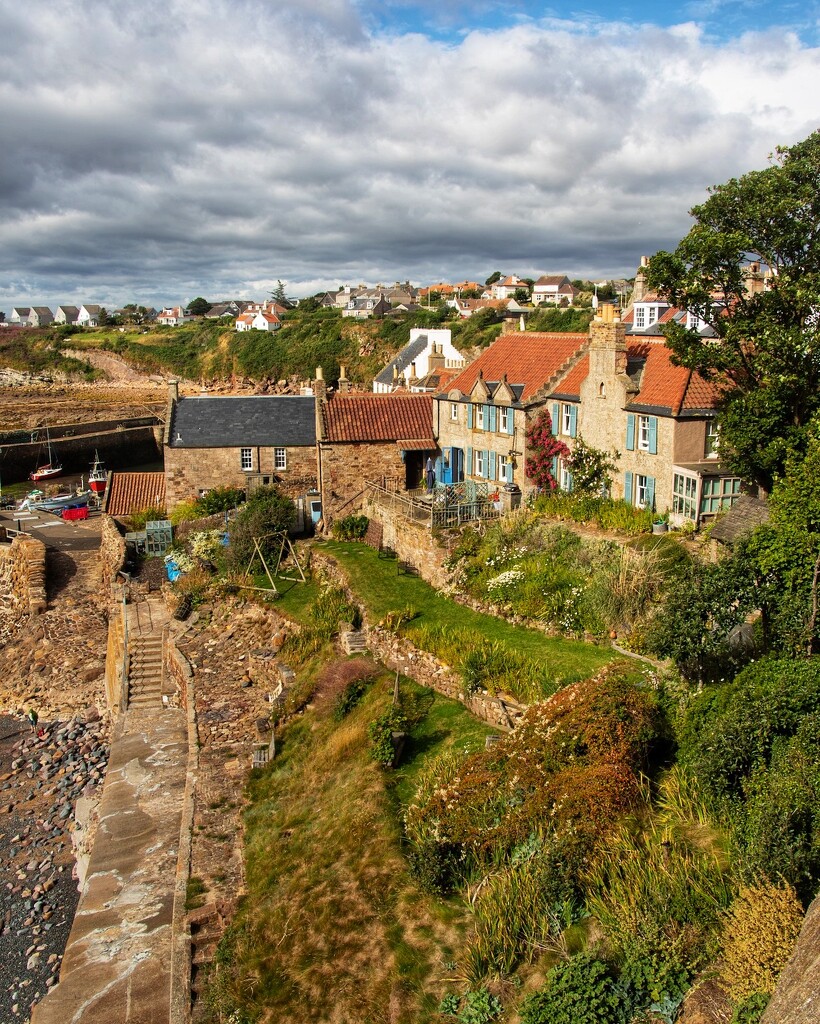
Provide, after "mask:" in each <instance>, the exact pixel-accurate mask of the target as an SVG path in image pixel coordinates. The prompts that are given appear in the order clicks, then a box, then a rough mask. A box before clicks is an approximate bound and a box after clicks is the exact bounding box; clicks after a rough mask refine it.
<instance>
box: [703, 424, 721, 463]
mask: <svg viewBox="0 0 820 1024" xmlns="http://www.w3.org/2000/svg"><path fill="white" fill-rule="evenodd" d="M719 453H720V427H719V426H718V424H717V420H707V421H706V442H705V445H704V455H705V456H706V458H707V459H716V458H717V457H718V455H719Z"/></svg>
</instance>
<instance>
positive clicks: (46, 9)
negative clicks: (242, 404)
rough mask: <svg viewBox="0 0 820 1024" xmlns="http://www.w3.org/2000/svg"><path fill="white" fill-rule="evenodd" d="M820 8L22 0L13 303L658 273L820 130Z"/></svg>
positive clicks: (11, 235) (1, 196)
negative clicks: (781, 149)
mask: <svg viewBox="0 0 820 1024" xmlns="http://www.w3.org/2000/svg"><path fill="white" fill-rule="evenodd" d="M819 29H820V0H800V2H790V0H781V2H777V0H765V2H764V0H695V2H692V3H688V4H687V3H685V2H684V3H682V4H681V5H680V6H679V7H677V8H674V9H673V7H672V5H671V4H665V3H658V2H657V0H653V2H649V0H609V2H606V0H587V2H586V3H585V4H584V5H583V6H579V7H578V8H573V7H564V6H563V5H562V6H560V7H551V6H546V5H544V4H541V3H536V2H533V0H498V2H496V0H485V2H475V0H416V2H415V3H410V2H403V0H381V2H379V3H376V2H375V0H301V3H293V2H287V0H282V2H276V0H162V2H159V0H140V2H136V0H105V2H102V0H25V2H19V3H14V4H12V2H11V0H6V2H4V3H1V4H0V139H2V142H0V309H2V310H5V311H6V312H7V314H8V312H9V311H10V308H11V306H13V305H30V304H31V305H40V304H43V305H50V306H52V307H54V306H56V305H57V304H59V303H80V302H98V303H102V304H104V305H107V306H109V307H113V306H117V305H120V304H122V303H125V302H129V301H131V302H139V303H143V304H146V305H156V306H159V305H162V304H171V303H173V304H176V303H178V302H185V301H189V300H190V299H192V298H194V297H195V296H197V295H204V296H205V297H206V298H209V299H211V300H212V301H213V300H215V299H218V298H228V297H237V298H240V297H245V298H247V297H260V298H261V297H264V296H265V295H267V294H268V293H269V292H270V290H271V288H272V287H273V286H275V284H276V281H277V279H281V280H282V281H284V282H285V284H286V288H287V291H288V294H292V295H306V294H311V293H313V292H315V291H317V290H319V289H320V288H325V287H335V286H337V285H338V284H342V283H352V284H355V283H358V282H359V281H366V282H368V283H371V284H373V283H376V282H379V281H381V282H387V283H392V282H393V281H395V280H398V279H401V280H404V279H407V278H409V279H410V280H411V281H414V282H416V283H429V282H431V281H437V280H442V279H444V280H459V279H463V278H465V277H469V278H477V279H480V280H483V279H484V278H486V277H487V276H488V275H489V274H490V273H491V272H492V271H494V270H501V271H503V272H504V273H518V274H519V275H524V276H530V275H537V274H539V273H544V272H547V273H550V272H566V273H568V274H569V275H570V276H571V277H591V278H604V277H612V276H621V275H628V276H631V275H632V274H633V273H634V270H635V267H636V265H637V264H638V262H639V259H640V256H641V255H642V254H651V253H653V252H655V251H656V250H657V249H659V248H668V247H671V246H673V245H674V244H675V243H676V242H677V241H678V240H679V239H680V237H681V236H682V235H684V234H685V233H686V231H687V230H688V227H689V225H690V219H689V217H688V213H687V211H688V210H689V208H690V207H691V206H692V205H693V204H694V203H696V202H699V201H701V200H702V199H704V198H705V196H706V189H707V187H708V186H709V185H711V184H715V183H719V182H722V181H725V180H726V179H727V178H729V177H732V176H733V175H738V174H742V173H743V172H745V171H747V170H751V169H753V168H759V167H764V166H766V163H767V158H768V155H769V154H770V153H771V152H772V151H773V150H774V148H775V147H776V146H777V145H779V144H789V143H793V142H797V141H799V140H800V139H803V138H805V137H806V136H807V135H808V134H809V133H810V132H811V131H813V130H814V129H815V128H817V127H818V126H819V125H820V109H819V108H820V103H818V97H820V31H819Z"/></svg>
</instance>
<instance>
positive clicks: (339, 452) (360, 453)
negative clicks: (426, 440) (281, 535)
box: [319, 441, 405, 523]
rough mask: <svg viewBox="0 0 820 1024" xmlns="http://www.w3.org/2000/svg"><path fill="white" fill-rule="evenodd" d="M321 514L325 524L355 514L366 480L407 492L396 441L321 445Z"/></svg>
mask: <svg viewBox="0 0 820 1024" xmlns="http://www.w3.org/2000/svg"><path fill="white" fill-rule="evenodd" d="M319 457H320V459H321V466H322V469H321V477H322V486H321V491H322V512H323V516H324V518H325V522H326V523H331V522H332V521H333V520H334V519H335V518H337V516H338V515H342V516H347V515H352V514H353V513H355V512H356V510H357V509H358V508H359V507H360V505H361V501H360V500H358V498H357V496H358V495H360V494H361V493H362V491H363V490H364V487H365V482H366V481H367V480H374V481H378V482H384V486H387V487H395V488H397V489H398V490H401V491H403V490H404V489H405V486H404V485H405V467H404V463H403V462H402V458H401V452H400V451H399V449H398V448H397V447H396V442H395V441H384V442H377V441H373V442H361V443H352V442H351V443H347V444H342V443H338V444H331V443H329V442H327V441H323V442H322V444H321V445H320V453H319Z"/></svg>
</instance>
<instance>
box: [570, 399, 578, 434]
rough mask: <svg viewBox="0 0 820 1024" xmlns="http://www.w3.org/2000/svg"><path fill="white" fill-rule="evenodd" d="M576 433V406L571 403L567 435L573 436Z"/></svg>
mask: <svg viewBox="0 0 820 1024" xmlns="http://www.w3.org/2000/svg"><path fill="white" fill-rule="evenodd" d="M577 433H578V406H577V405H571V406H570V407H569V436H570V437H575V435H576V434H577Z"/></svg>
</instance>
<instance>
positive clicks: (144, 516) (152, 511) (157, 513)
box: [128, 505, 166, 531]
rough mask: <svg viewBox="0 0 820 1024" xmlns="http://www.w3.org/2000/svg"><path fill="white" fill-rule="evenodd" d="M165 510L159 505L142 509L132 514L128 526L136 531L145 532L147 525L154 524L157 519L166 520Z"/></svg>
mask: <svg viewBox="0 0 820 1024" xmlns="http://www.w3.org/2000/svg"><path fill="white" fill-rule="evenodd" d="M165 518H166V512H165V509H164V508H162V507H160V506H159V505H151V506H150V507H149V508H141V509H139V510H138V511H137V512H132V513H131V515H130V516H129V517H128V525H129V526H130V528H131V529H132V530H134V531H138V530H144V529H145V524H146V523H152V522H154V521H155V520H157V519H165Z"/></svg>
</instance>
